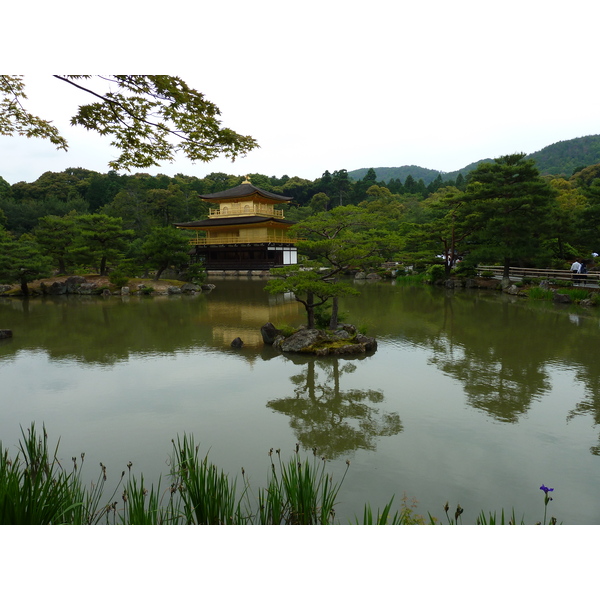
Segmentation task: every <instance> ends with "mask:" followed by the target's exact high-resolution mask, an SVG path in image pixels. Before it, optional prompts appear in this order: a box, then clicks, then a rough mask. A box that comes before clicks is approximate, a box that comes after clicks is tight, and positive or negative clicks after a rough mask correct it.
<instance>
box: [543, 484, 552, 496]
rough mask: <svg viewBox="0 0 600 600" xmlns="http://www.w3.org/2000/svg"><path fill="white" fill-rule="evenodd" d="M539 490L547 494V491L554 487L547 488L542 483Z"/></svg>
mask: <svg viewBox="0 0 600 600" xmlns="http://www.w3.org/2000/svg"><path fill="white" fill-rule="evenodd" d="M540 490H542V492H544V494H547V493H548V492H553V491H554V488H549V487H546V486H545V485H542V486H541V487H540Z"/></svg>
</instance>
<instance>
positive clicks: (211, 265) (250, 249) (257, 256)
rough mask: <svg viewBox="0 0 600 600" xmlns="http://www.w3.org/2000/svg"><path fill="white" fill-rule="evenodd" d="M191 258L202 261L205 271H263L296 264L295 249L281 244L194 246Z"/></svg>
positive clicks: (296, 255) (296, 254)
mask: <svg viewBox="0 0 600 600" xmlns="http://www.w3.org/2000/svg"><path fill="white" fill-rule="evenodd" d="M191 256H192V257H193V258H194V259H196V260H200V261H202V263H203V264H204V266H205V268H206V269H207V270H209V269H211V270H219V269H223V270H234V269H235V270H238V269H244V270H245V269H248V270H252V269H254V270H265V269H271V268H273V267H280V266H284V265H295V264H296V263H297V262H298V251H297V249H296V247H295V246H293V245H281V244H280V245H275V244H238V245H226V246H225V245H223V246H217V245H214V246H195V250H194V251H192V253H191Z"/></svg>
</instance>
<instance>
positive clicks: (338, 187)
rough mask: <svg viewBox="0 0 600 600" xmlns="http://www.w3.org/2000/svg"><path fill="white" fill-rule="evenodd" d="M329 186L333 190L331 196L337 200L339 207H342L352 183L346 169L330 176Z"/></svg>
mask: <svg viewBox="0 0 600 600" xmlns="http://www.w3.org/2000/svg"><path fill="white" fill-rule="evenodd" d="M331 186H332V189H333V196H335V197H336V198H338V199H339V205H340V206H342V205H343V204H344V198H346V197H347V196H348V195H349V193H350V189H351V188H352V183H351V182H350V179H349V177H348V171H347V170H346V169H341V170H339V171H334V172H333V175H332V176H331ZM333 196H332V197H333Z"/></svg>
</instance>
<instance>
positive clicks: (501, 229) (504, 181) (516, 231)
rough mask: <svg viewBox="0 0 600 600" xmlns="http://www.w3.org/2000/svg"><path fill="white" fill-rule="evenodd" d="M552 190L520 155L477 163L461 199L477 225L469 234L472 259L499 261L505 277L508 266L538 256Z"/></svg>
mask: <svg viewBox="0 0 600 600" xmlns="http://www.w3.org/2000/svg"><path fill="white" fill-rule="evenodd" d="M554 196H555V192H554V190H553V189H552V188H551V187H550V185H549V184H548V182H547V181H545V180H544V179H543V178H542V177H541V176H540V174H539V171H538V170H537V168H536V167H535V163H534V161H533V160H525V155H524V154H512V155H509V156H502V157H500V158H497V159H495V160H494V162H491V163H490V162H485V163H481V164H480V165H479V166H478V167H477V168H476V169H475V170H474V171H471V173H470V174H469V183H468V185H467V190H466V199H467V201H468V202H469V205H470V208H469V213H470V214H477V215H478V216H477V219H478V221H479V223H478V224H479V227H478V228H477V231H476V233H474V234H473V236H472V238H471V241H472V242H473V246H472V247H473V252H472V258H473V259H476V260H484V261H486V262H487V261H494V262H500V263H501V264H502V265H503V266H504V277H506V278H508V275H509V269H510V266H511V265H512V264H514V263H517V264H523V263H524V262H525V263H526V262H531V261H533V260H534V259H535V258H536V257H538V258H539V257H541V256H542V254H543V251H544V247H543V241H544V234H547V225H548V222H547V215H548V209H549V207H550V205H551V201H552V199H553V198H554Z"/></svg>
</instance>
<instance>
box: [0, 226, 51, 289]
mask: <svg viewBox="0 0 600 600" xmlns="http://www.w3.org/2000/svg"><path fill="white" fill-rule="evenodd" d="M51 273H52V270H51V260H50V258H49V257H48V256H46V255H45V253H44V251H43V249H42V248H40V247H39V246H38V244H37V243H36V242H35V240H34V239H33V238H32V237H31V236H27V235H23V236H21V237H20V238H19V239H16V238H14V237H13V236H12V235H11V234H10V233H9V232H7V231H6V230H2V229H0V282H2V283H14V282H15V281H18V282H19V284H20V285H21V292H22V293H23V294H24V295H25V296H28V295H29V286H28V284H29V283H31V282H32V281H35V280H36V279H41V278H43V277H49V276H50V275H51Z"/></svg>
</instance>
